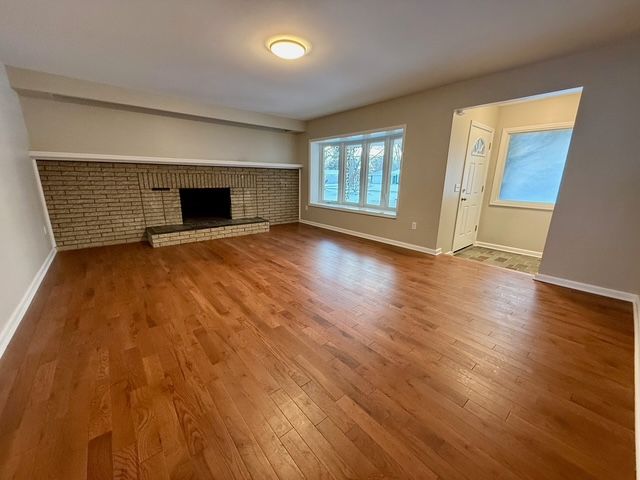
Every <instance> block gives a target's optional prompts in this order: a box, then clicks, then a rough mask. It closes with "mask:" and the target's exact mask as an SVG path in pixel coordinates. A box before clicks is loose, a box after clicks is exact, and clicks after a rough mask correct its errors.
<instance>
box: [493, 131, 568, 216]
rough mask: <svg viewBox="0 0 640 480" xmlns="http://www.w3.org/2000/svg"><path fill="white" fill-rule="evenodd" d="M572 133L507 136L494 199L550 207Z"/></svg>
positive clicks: (554, 132) (559, 132)
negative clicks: (543, 204) (498, 190)
mask: <svg viewBox="0 0 640 480" xmlns="http://www.w3.org/2000/svg"><path fill="white" fill-rule="evenodd" d="M572 132H573V130H572V129H571V128H563V129H558V130H541V131H537V132H523V133H512V134H510V139H509V149H508V151H507V158H506V160H505V165H504V173H503V176H502V184H501V186H500V193H499V196H498V198H499V199H500V200H504V201H509V202H526V203H549V204H554V203H555V202H556V198H557V196H558V190H559V189H560V181H561V179H562V172H563V170H564V164H565V162H566V160H567V153H568V151H569V144H570V142H571V134H572Z"/></svg>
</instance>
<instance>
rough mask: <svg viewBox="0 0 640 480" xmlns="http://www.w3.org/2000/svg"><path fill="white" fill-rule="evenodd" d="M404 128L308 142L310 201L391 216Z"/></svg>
mask: <svg viewBox="0 0 640 480" xmlns="http://www.w3.org/2000/svg"><path fill="white" fill-rule="evenodd" d="M403 137H404V129H402V128H396V129H393V130H385V131H376V132H368V133H360V134H351V135H349V136H345V137H341V138H332V139H327V140H318V141H312V142H311V169H310V179H311V182H310V199H311V202H310V203H311V204H313V205H320V206H327V207H331V208H339V209H345V210H351V211H361V212H364V213H372V214H380V215H389V216H395V211H396V209H397V208H398V194H399V191H400V171H401V168H402V146H403Z"/></svg>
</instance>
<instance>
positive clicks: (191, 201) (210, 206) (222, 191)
mask: <svg viewBox="0 0 640 480" xmlns="http://www.w3.org/2000/svg"><path fill="white" fill-rule="evenodd" d="M180 206H181V208H182V222H183V223H188V222H202V221H208V220H220V219H230V218H231V189H230V188H181V189H180Z"/></svg>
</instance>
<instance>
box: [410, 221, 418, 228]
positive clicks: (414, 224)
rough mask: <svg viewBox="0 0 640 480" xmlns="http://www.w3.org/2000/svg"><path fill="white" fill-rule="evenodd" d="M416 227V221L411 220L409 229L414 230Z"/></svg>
mask: <svg viewBox="0 0 640 480" xmlns="http://www.w3.org/2000/svg"><path fill="white" fill-rule="evenodd" d="M416 228H418V224H417V223H416V222H411V230H415V229H416Z"/></svg>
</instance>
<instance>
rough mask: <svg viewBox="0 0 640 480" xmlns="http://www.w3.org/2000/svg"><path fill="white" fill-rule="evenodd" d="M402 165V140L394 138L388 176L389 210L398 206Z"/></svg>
mask: <svg viewBox="0 0 640 480" xmlns="http://www.w3.org/2000/svg"><path fill="white" fill-rule="evenodd" d="M401 165H402V139H401V138H396V139H395V140H394V141H393V143H392V144H391V173H390V174H389V208H396V207H397V206H398V190H399V189H400V167H401Z"/></svg>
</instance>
